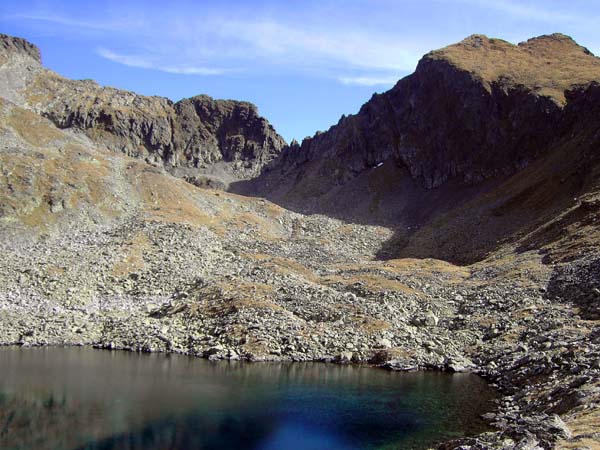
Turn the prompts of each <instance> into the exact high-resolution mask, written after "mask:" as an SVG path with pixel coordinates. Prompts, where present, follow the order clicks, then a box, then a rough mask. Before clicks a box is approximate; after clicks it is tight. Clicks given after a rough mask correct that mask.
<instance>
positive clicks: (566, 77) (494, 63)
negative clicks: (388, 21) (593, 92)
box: [427, 35, 600, 104]
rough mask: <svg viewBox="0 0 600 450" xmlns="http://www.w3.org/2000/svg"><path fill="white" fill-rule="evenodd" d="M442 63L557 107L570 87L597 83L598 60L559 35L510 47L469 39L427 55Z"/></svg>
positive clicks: (500, 42)
mask: <svg viewBox="0 0 600 450" xmlns="http://www.w3.org/2000/svg"><path fill="white" fill-rule="evenodd" d="M427 56H428V57H429V58H432V59H445V60H447V61H449V62H450V63H451V64H453V65H455V66H456V67H459V68H461V69H463V70H465V71H468V72H470V73H473V74H474V75H475V76H477V77H479V78H481V79H482V81H484V83H485V85H486V86H487V88H488V89H490V84H491V83H493V82H495V81H499V80H500V79H501V78H507V79H509V80H510V81H511V82H512V83H513V84H520V85H524V86H527V87H529V88H531V89H534V90H536V91H537V92H538V93H539V94H540V95H544V96H548V97H551V98H553V99H554V100H556V101H557V102H558V103H560V104H564V103H565V101H566V100H565V97H564V91H565V90H566V89H569V88H570V87H572V86H573V85H577V84H585V83H588V82H590V81H592V80H600V59H599V58H596V57H594V56H593V55H591V54H588V53H586V51H585V50H584V49H583V48H582V47H579V46H578V45H577V44H576V43H575V42H574V41H572V40H571V39H570V38H568V37H566V36H562V35H553V36H546V37H542V38H538V39H530V40H529V41H527V42H525V43H522V44H521V45H518V46H517V45H513V44H511V43H509V42H506V41H503V40H501V39H489V38H487V37H485V36H472V37H470V38H467V39H465V40H464V41H462V42H460V43H458V44H454V45H450V46H448V47H445V48H443V49H440V50H436V51H433V52H431V53H429V54H428V55H427Z"/></svg>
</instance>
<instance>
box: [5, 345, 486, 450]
mask: <svg viewBox="0 0 600 450" xmlns="http://www.w3.org/2000/svg"><path fill="white" fill-rule="evenodd" d="M492 395H493V393H492V392H491V390H490V389H489V388H488V387H487V386H486V384H485V382H483V381H482V380H481V379H480V378H478V377H476V376H474V375H467V374H454V375H449V374H441V373H429V372H427V373H408V374H406V373H393V372H387V371H384V370H378V369H370V368H361V367H353V366H338V365H332V364H318V363H314V364H311V363H294V364H271V363H264V364H263V363H260V364H249V363H228V362H218V363H213V362H209V361H205V360H200V359H194V358H188V357H184V356H175V355H173V356H165V355H146V354H135V353H126V352H108V351H101V350H93V349H86V348H45V349H21V348H1V349H0V448H1V449H3V450H9V449H36V450H40V449H41V450H43V449H102V450H109V449H156V450H158V449H170V450H175V449H185V450H189V449H257V450H279V449H282V450H293V449H303V450H304V449H319V450H320V449H343V450H350V449H376V448H377V449H408V448H423V447H426V446H427V445H428V444H432V443H433V442H435V441H438V440H440V439H445V438H451V437H456V436H461V435H465V434H471V433H476V432H479V431H482V430H483V429H484V425H483V423H482V422H481V420H480V419H479V415H480V414H482V413H484V412H486V411H488V410H489V409H490V407H491V403H490V399H491V397H492Z"/></svg>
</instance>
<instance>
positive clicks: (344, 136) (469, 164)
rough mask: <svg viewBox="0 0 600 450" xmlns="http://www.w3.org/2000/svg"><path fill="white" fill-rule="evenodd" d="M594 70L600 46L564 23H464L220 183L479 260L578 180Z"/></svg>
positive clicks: (583, 179) (426, 248)
mask: <svg viewBox="0 0 600 450" xmlns="http://www.w3.org/2000/svg"><path fill="white" fill-rule="evenodd" d="M597 81H600V59H599V58H597V57H595V56H594V55H592V54H591V53H590V52H589V51H588V50H587V49H586V48H584V47H582V46H580V45H578V44H577V43H576V42H574V41H573V40H572V39H571V38H569V37H568V36H564V35H561V34H553V35H549V36H541V37H538V38H534V39H530V40H528V41H526V42H523V43H521V44H519V45H513V44H510V43H508V42H506V41H502V40H499V39H489V38H487V37H485V36H480V35H474V36H470V37H469V38H467V39H465V40H463V41H461V42H460V43H458V44H455V45H451V46H449V47H446V48H443V49H441V50H436V51H432V52H430V53H428V54H427V55H425V56H424V57H423V58H422V59H421V61H420V62H419V64H418V66H417V69H416V71H415V73H414V74H412V75H409V76H407V77H406V78H404V79H402V80H400V81H399V82H398V83H397V84H396V86H394V88H392V89H391V90H390V91H388V92H385V93H383V94H380V95H374V96H373V97H372V98H371V100H369V101H368V102H367V103H366V104H365V105H363V107H362V108H361V110H360V111H359V112H358V114H356V115H353V116H348V117H342V119H340V121H339V123H338V124H337V125H335V126H333V127H331V128H330V129H329V130H328V131H326V132H324V133H317V134H316V135H315V136H314V137H312V138H307V139H305V140H304V141H303V142H302V144H301V145H300V146H291V147H288V148H286V149H285V150H284V151H283V152H282V153H281V154H280V156H279V157H278V158H277V159H275V160H274V161H273V162H272V163H271V164H269V165H268V166H267V167H266V168H265V169H264V171H263V173H262V175H261V176H260V177H258V178H257V179H255V180H252V181H250V182H242V183H238V184H236V185H234V186H233V190H234V191H236V192H242V193H249V194H252V195H263V196H265V197H266V198H269V199H270V200H272V201H275V202H277V203H279V204H281V205H283V206H285V207H289V208H292V209H295V210H298V211H302V212H320V213H325V214H331V215H333V216H336V217H342V218H344V219H346V220H350V221H353V222H359V223H385V224H387V225H389V226H393V227H395V228H396V229H397V236H396V237H395V239H394V240H393V241H392V242H390V243H389V245H388V246H386V247H385V248H384V249H383V250H382V252H381V256H383V255H386V254H387V255H392V256H416V257H436V258H443V259H448V260H452V261H457V262H470V261H474V260H479V259H481V258H483V257H484V256H485V255H487V254H489V252H490V251H492V250H493V249H495V248H497V243H498V242H499V241H507V240H508V241H516V240H518V239H519V237H520V236H522V235H525V234H527V233H529V232H531V231H533V229H535V226H536V225H539V224H540V223H541V222H543V220H548V219H550V218H552V217H554V216H555V215H556V214H557V213H558V212H560V211H563V210H564V209H565V208H569V207H570V206H572V203H573V198H575V197H579V196H580V195H584V194H585V193H586V192H587V191H586V189H587V188H590V187H591V186H590V183H592V181H591V179H590V177H593V174H594V173H595V172H594V171H593V170H592V166H594V165H595V164H596V163H597V153H598V147H597V145H598V144H597V137H596V130H597V129H598V126H599V122H600V119H599V118H598V116H597V115H596V112H595V111H596V103H595V96H596V95H597V90H598V85H597V84H594V83H595V82H597ZM584 136H585V137H584ZM583 168H585V170H584V171H583V172H581V170H583ZM561 172H562V173H561ZM557 179H558V180H562V181H561V182H560V183H559V182H558V181H557ZM550 186H552V187H551V189H550ZM550 192H552V194H550ZM536 199H537V200H536ZM525 200H527V202H525ZM569 202H571V203H569Z"/></svg>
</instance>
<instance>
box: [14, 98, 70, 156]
mask: <svg viewBox="0 0 600 450" xmlns="http://www.w3.org/2000/svg"><path fill="white" fill-rule="evenodd" d="M7 124H8V125H9V126H10V127H12V129H13V130H15V131H16V132H17V134H19V136H21V137H22V138H23V139H24V140H25V141H26V142H27V143H28V144H30V145H33V146H34V147H45V146H47V145H48V144H49V143H51V142H53V141H56V140H60V139H62V138H63V137H64V134H63V133H62V132H61V131H60V130H59V129H57V128H56V127H55V126H54V125H52V124H51V123H49V122H48V121H47V120H45V119H42V118H41V117H40V116H38V115H37V114H34V113H32V112H30V111H27V110H25V109H21V108H13V109H12V111H11V113H10V115H9V116H8V118H7Z"/></svg>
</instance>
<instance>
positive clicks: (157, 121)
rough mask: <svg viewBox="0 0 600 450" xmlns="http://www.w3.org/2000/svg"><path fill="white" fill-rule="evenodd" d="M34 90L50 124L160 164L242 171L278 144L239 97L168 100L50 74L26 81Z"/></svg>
mask: <svg viewBox="0 0 600 450" xmlns="http://www.w3.org/2000/svg"><path fill="white" fill-rule="evenodd" d="M40 86H41V88H40ZM40 96H41V97H43V100H42V101H41V102H40V101H38V102H36V103H35V104H33V106H34V108H35V109H36V110H38V111H39V112H40V113H41V114H42V115H43V116H45V117H48V118H49V119H50V120H52V122H54V123H55V124H56V125H57V126H58V127H60V128H76V129H80V130H84V131H85V132H86V134H87V135H88V136H89V137H91V138H92V139H94V140H96V141H99V142H101V143H103V144H105V145H107V146H108V147H110V148H112V149H113V150H117V151H122V152H124V153H126V154H128V155H130V156H133V157H138V158H143V159H145V160H147V161H149V162H153V163H158V164H161V165H164V166H165V167H166V168H168V169H169V168H180V169H198V168H205V167H207V166H208V165H211V164H214V163H217V162H221V161H222V162H225V163H231V164H230V165H229V168H230V173H231V175H232V176H234V177H235V178H247V177H249V176H253V175H256V174H258V173H259V171H260V169H261V168H262V166H263V165H264V164H266V163H267V162H268V161H270V160H272V159H273V158H274V157H275V156H276V155H277V154H278V153H279V151H280V150H281V149H282V148H283V147H284V146H285V141H284V140H283V138H282V137H281V136H279V135H278V134H277V133H276V132H275V130H274V129H273V127H272V126H271V125H270V124H269V123H268V122H267V120H265V119H264V118H262V117H261V116H259V115H258V111H257V109H256V107H255V106H254V105H252V104H250V103H247V102H237V101H231V100H214V99H212V98H210V97H208V96H204V95H202V96H197V97H193V98H190V99H185V100H181V101H179V102H177V103H173V102H171V101H170V100H168V99H165V98H161V97H145V96H139V95H136V94H133V93H131V92H125V91H120V90H116V89H112V88H101V87H99V86H98V85H96V84H95V83H93V82H90V81H71V80H64V79H59V78H57V77H48V78H47V79H44V80H43V81H41V82H38V83H37V85H35V86H34V87H33V89H32V91H31V93H30V96H29V98H30V99H37V98H39V97H40ZM192 171H193V170H192Z"/></svg>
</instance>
